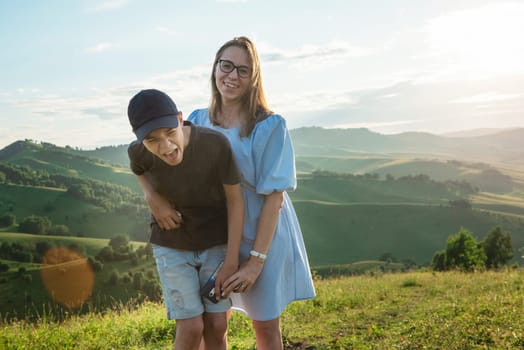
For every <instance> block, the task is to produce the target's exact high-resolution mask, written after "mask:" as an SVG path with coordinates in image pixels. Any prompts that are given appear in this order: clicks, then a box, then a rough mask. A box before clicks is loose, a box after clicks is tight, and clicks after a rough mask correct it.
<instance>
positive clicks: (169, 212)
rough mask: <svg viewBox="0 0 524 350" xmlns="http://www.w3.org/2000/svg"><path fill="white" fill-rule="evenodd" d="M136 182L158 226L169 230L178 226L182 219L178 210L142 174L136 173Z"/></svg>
mask: <svg viewBox="0 0 524 350" xmlns="http://www.w3.org/2000/svg"><path fill="white" fill-rule="evenodd" d="M137 180H138V183H139V184H140V187H141V188H142V192H143V193H144V199H145V200H146V203H147V205H148V206H149V209H151V213H152V214H153V216H154V217H155V219H156V222H157V223H158V226H160V228H161V229H162V230H171V229H175V228H178V227H180V225H181V224H182V222H183V220H182V217H181V215H180V213H179V212H178V211H176V210H175V209H174V208H173V207H172V206H171V204H170V203H169V201H168V200H167V199H165V198H164V197H162V196H161V195H160V194H159V193H158V192H156V191H155V190H154V188H153V186H151V184H150V183H149V181H148V180H147V178H146V177H145V176H144V175H137Z"/></svg>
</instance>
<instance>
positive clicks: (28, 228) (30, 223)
mask: <svg viewBox="0 0 524 350" xmlns="http://www.w3.org/2000/svg"><path fill="white" fill-rule="evenodd" d="M50 227H51V221H50V220H49V219H48V218H47V217H46V216H35V215H31V216H28V217H27V218H25V219H24V220H22V222H21V223H20V225H19V226H18V231H19V232H26V233H33V234H37V235H43V234H45V233H46V232H47V230H48V229H49V228H50Z"/></svg>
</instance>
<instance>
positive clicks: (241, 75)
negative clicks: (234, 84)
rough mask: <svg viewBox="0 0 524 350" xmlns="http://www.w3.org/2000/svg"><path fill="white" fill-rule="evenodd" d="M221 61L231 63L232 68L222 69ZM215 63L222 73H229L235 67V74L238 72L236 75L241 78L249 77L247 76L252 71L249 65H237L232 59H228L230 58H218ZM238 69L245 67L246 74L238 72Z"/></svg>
mask: <svg viewBox="0 0 524 350" xmlns="http://www.w3.org/2000/svg"><path fill="white" fill-rule="evenodd" d="M222 62H226V63H229V64H231V65H232V66H233V69H231V70H230V71H229V72H228V71H226V70H224V69H223V68H222ZM216 64H217V65H218V69H220V71H221V72H222V73H226V74H229V73H231V72H233V71H234V70H235V69H236V70H237V74H238V76H239V77H240V78H242V79H246V78H249V76H250V75H251V72H252V70H253V69H252V68H250V67H248V66H237V65H236V64H234V63H233V62H232V61H230V60H222V59H220V60H218V61H217V62H216ZM240 69H247V72H246V75H245V76H244V75H243V73H240Z"/></svg>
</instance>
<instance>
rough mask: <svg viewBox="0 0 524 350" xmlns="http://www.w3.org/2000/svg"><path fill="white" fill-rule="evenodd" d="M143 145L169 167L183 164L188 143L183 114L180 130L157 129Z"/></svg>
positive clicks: (180, 120) (179, 125)
mask: <svg viewBox="0 0 524 350" xmlns="http://www.w3.org/2000/svg"><path fill="white" fill-rule="evenodd" d="M142 144H143V145H144V147H145V148H147V150H148V151H149V152H151V153H153V154H154V155H155V156H157V157H158V158H160V159H161V160H163V161H164V162H165V163H167V164H169V165H173V166H174V165H178V164H180V163H182V160H183V158H184V148H185V145H186V142H185V138H184V131H183V121H182V117H181V114H179V124H178V128H159V129H155V130H153V131H151V132H150V133H149V134H148V135H147V136H146V137H145V138H144V141H142Z"/></svg>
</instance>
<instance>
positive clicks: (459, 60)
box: [425, 3, 524, 78]
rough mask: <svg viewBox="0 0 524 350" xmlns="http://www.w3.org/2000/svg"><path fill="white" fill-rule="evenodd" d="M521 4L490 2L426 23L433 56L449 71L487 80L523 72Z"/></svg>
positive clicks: (523, 49) (523, 22) (523, 41)
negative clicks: (440, 60)
mask: <svg viewBox="0 0 524 350" xmlns="http://www.w3.org/2000/svg"><path fill="white" fill-rule="evenodd" d="M522 18H524V4H522V3H493V4H490V5H487V6H484V7H480V8H477V9H473V10H467V11H459V12H454V13H451V14H448V15H445V16H441V17H438V18H435V19H433V20H431V21H429V22H428V25H427V27H426V28H425V31H426V32H427V35H428V44H429V45H430V47H431V50H432V55H433V56H439V57H440V58H441V59H442V62H446V65H447V67H448V69H449V70H452V71H455V72H456V73H461V74H462V75H466V77H475V78H487V77H492V76H494V75H500V74H515V73H524V40H522V37H521V35H522V33H524V21H522Z"/></svg>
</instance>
